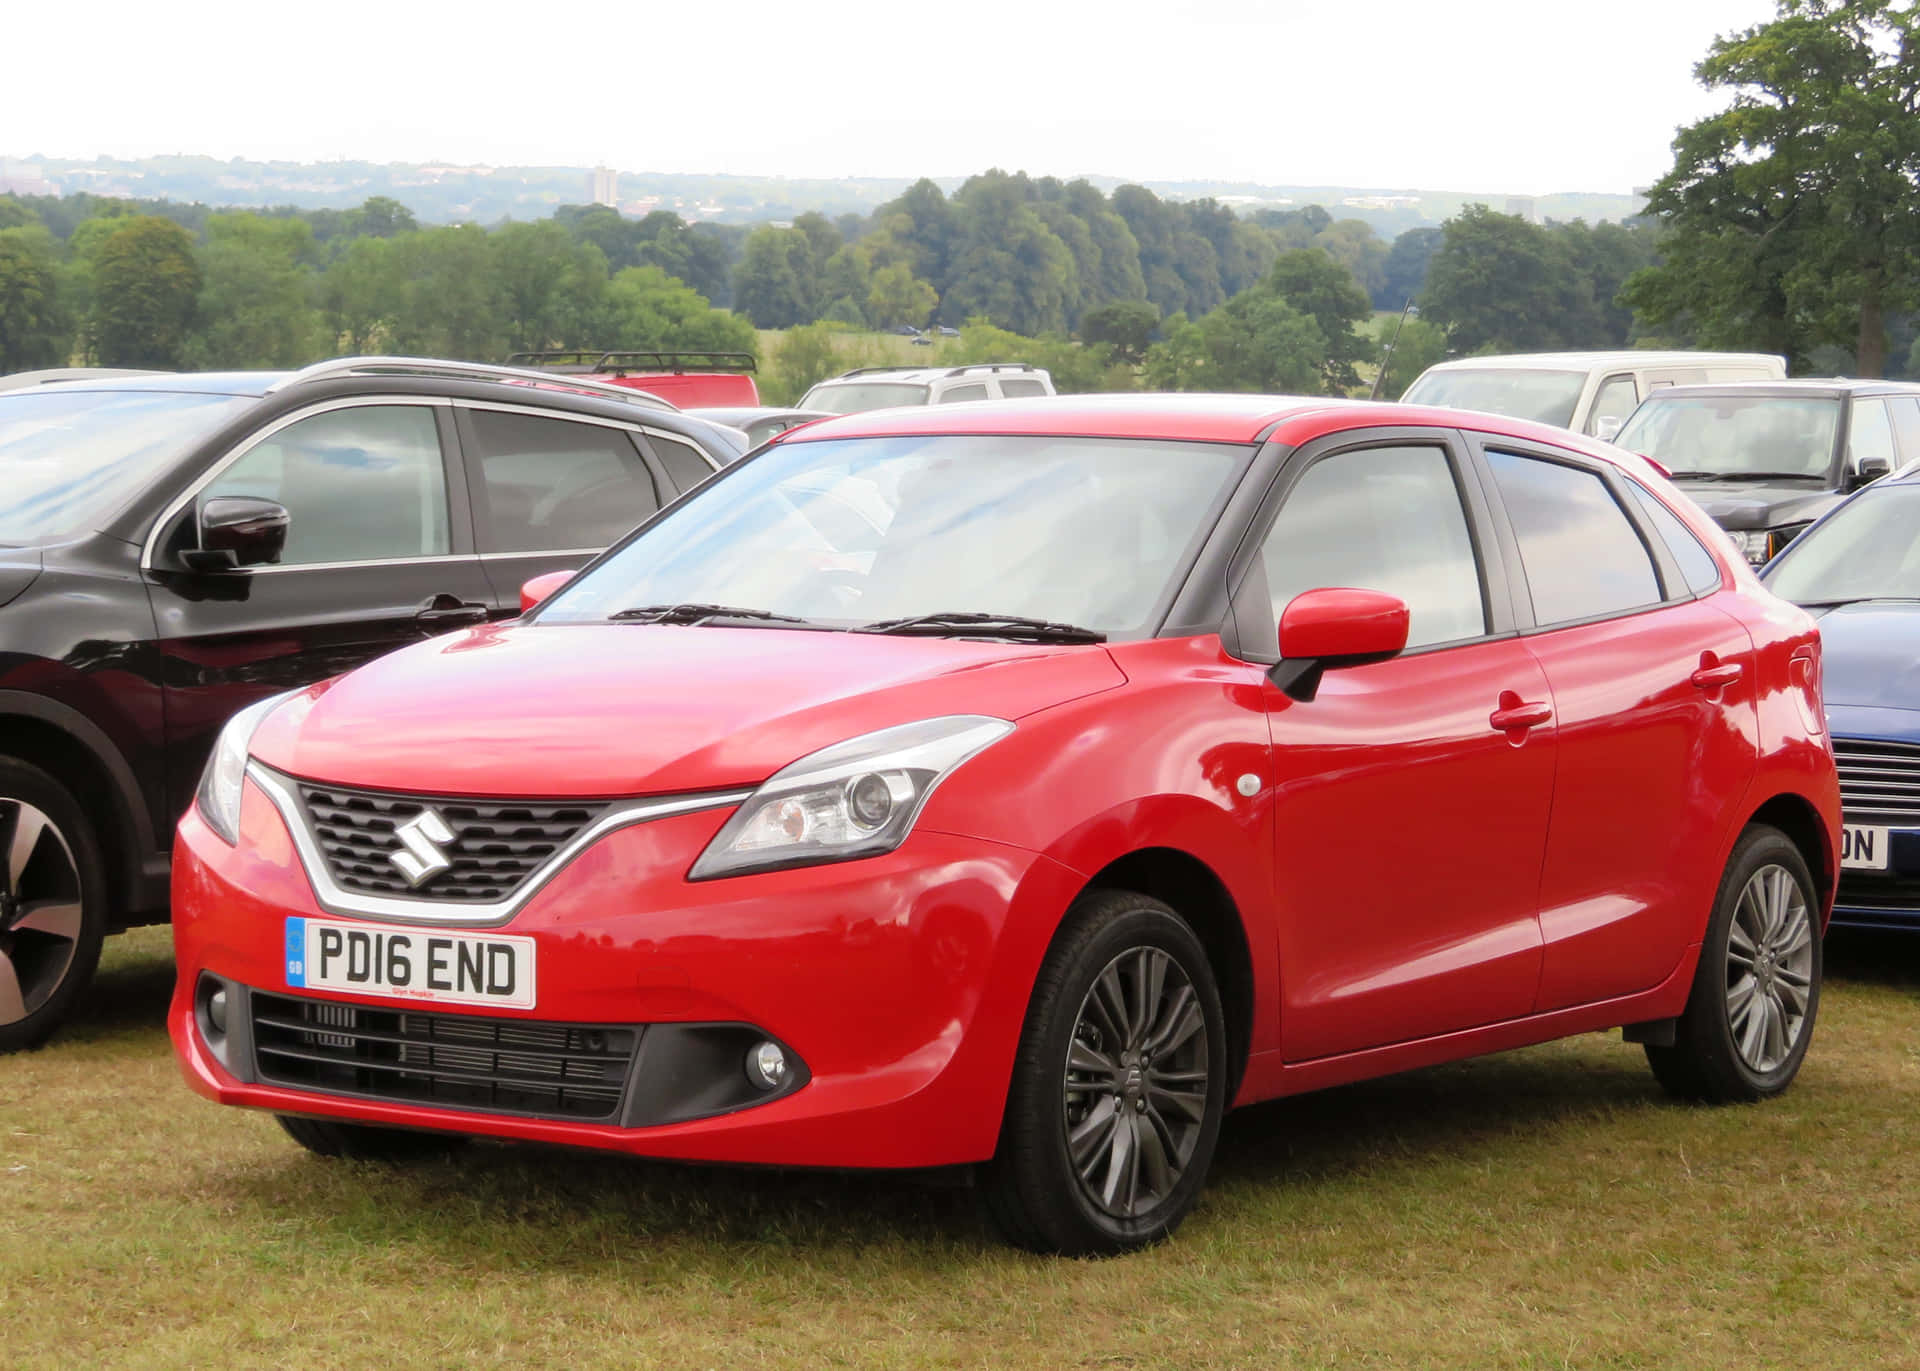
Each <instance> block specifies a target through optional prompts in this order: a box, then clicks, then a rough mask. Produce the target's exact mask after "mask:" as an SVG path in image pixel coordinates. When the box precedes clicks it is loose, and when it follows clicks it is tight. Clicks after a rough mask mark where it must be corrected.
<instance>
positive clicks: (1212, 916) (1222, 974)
mask: <svg viewBox="0 0 1920 1371" xmlns="http://www.w3.org/2000/svg"><path fill="white" fill-rule="evenodd" d="M1085 889H1086V890H1131V891H1133V892H1135V893H1136V894H1140V895H1147V896H1151V897H1152V898H1153V899H1156V900H1159V901H1161V902H1162V903H1163V904H1165V905H1167V906H1169V907H1170V908H1172V909H1173V910H1174V912H1176V913H1177V914H1179V915H1180V917H1181V918H1183V919H1185V920H1186V921H1187V923H1188V924H1189V925H1190V926H1191V927H1192V928H1193V931H1194V933H1195V935H1196V936H1198V938H1199V939H1200V945H1201V946H1202V947H1203V948H1205V949H1206V953H1207V960H1208V962H1209V963H1210V964H1211V965H1212V968H1213V975H1214V980H1215V981H1216V982H1217V983H1218V984H1219V987H1220V1002H1221V1007H1222V1009H1224V1010H1225V1011H1226V1016H1227V1047H1228V1053H1229V1063H1228V1066H1229V1073H1228V1077H1227V1100H1228V1103H1229V1104H1231V1103H1232V1101H1233V1099H1234V1097H1235V1096H1236V1095H1237V1094H1238V1093H1239V1090H1240V1081H1241V1078H1242V1077H1243V1076H1244V1075H1245V1073H1246V1069H1247V1057H1248V1054H1249V1052H1250V1051H1251V1048H1252V1042H1253V1025H1254V989H1253V953H1252V950H1251V947H1250V945H1249V943H1248V940H1247V929H1246V924H1245V922H1244V921H1243V920H1242V918H1241V916H1240V909H1239V906H1238V905H1236V904H1235V903H1234V899H1233V896H1232V894H1231V893H1230V892H1229V891H1228V889H1227V887H1226V883H1225V882H1223V881H1222V880H1221V879H1220V877H1219V876H1218V875H1217V874H1215V872H1214V870H1213V868H1212V867H1210V866H1208V865H1207V864H1206V863H1205V862H1203V861H1201V860H1200V859H1199V858H1198V857H1196V856H1194V855H1193V854H1192V853H1190V852H1184V851H1181V850H1180V849H1178V848H1172V847H1148V848H1140V849H1137V850H1135V851H1132V852H1129V853H1126V854H1125V855H1124V856H1121V857H1116V858H1114V859H1113V860H1112V861H1110V862H1108V863H1107V864H1106V865H1105V866H1103V867H1101V868H1100V869H1099V870H1098V871H1096V872H1094V874H1093V875H1092V877H1091V878H1089V879H1088V881H1087V884H1086V887H1085ZM1056 936H1057V934H1056Z"/></svg>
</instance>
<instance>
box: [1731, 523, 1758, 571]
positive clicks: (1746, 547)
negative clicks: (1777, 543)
mask: <svg viewBox="0 0 1920 1371" xmlns="http://www.w3.org/2000/svg"><path fill="white" fill-rule="evenodd" d="M1727 537H1729V538H1731V539H1733V545H1734V546H1735V547H1736V548H1738V549H1739V550H1740V555H1741V556H1743V557H1745V558H1746V559H1747V561H1749V562H1750V563H1752V564H1753V565H1754V566H1759V565H1761V564H1762V563H1763V562H1765V561H1766V560H1767V556H1768V548H1767V531H1766V530H1765V529H1764V528H1748V529H1739V530H1730V531H1729V532H1728V533H1727Z"/></svg>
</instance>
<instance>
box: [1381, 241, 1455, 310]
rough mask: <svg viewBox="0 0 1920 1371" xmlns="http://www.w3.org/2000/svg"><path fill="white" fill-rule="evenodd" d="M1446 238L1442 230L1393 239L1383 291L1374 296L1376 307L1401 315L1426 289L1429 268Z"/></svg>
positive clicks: (1384, 271)
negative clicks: (1410, 301) (1406, 306)
mask: <svg viewBox="0 0 1920 1371" xmlns="http://www.w3.org/2000/svg"><path fill="white" fill-rule="evenodd" d="M1445 236H1446V234H1445V231H1444V230H1442V229H1437V228H1417V229H1408V230H1407V231H1406V232H1405V233H1403V234H1401V235H1400V236H1399V237H1398V238H1395V239H1394V240H1393V246H1392V247H1391V248H1389V249H1388V250H1387V260H1386V262H1385V264H1384V265H1383V267H1382V280H1381V286H1380V289H1379V291H1377V292H1376V293H1375V294H1374V297H1373V303H1374V306H1375V308H1378V309H1390V310H1394V311H1396V312H1397V311H1399V310H1400V309H1402V308H1404V307H1405V305H1406V303H1407V301H1409V300H1412V299H1416V298H1417V297H1418V296H1419V294H1420V292H1421V291H1422V290H1424V289H1426V285H1427V266H1428V264H1429V263H1430V262H1432V261H1433V254H1434V253H1436V252H1438V251H1439V250H1440V242H1441V240H1442V239H1443V238H1444V237H1445Z"/></svg>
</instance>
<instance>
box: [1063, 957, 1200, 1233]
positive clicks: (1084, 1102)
mask: <svg viewBox="0 0 1920 1371" xmlns="http://www.w3.org/2000/svg"><path fill="white" fill-rule="evenodd" d="M1207 1067H1208V1063H1207V1034H1206V1020H1205V1016H1204V1014H1203V1013H1202V1010H1201V1006H1200V1002H1199V998H1198V996H1197V995H1196V994H1195V992H1194V988H1193V982H1192V980H1191V979H1190V978H1189V977H1188V975H1187V973H1186V971H1185V970H1184V969H1182V967H1181V965H1180V963H1179V962H1178V961H1176V960H1175V959H1174V958H1173V957H1172V956H1170V955H1169V954H1168V953H1166V952H1165V951H1162V950H1161V949H1160V948H1158V947H1134V948H1129V949H1127V950H1126V951H1125V952H1122V953H1121V954H1120V955H1119V956H1117V957H1115V958H1114V959H1113V960H1112V961H1110V962H1108V963H1107V965H1106V967H1105V969H1103V970H1102V971H1101V972H1100V974H1099V975H1098V976H1096V977H1095V978H1094V981H1093V985H1092V986H1091V987H1090V988H1089V989H1088V991H1087V994H1086V998H1085V999H1084V1000H1082V1001H1081V1004H1080V1013H1079V1017H1078V1018H1077V1019H1076V1021H1075V1023H1074V1027H1073V1036H1072V1039H1071V1041H1070V1045H1069V1047H1068V1050H1067V1062H1066V1071H1065V1077H1064V1089H1065V1092H1066V1116H1065V1123H1066V1135H1067V1137H1066V1141H1067V1154H1068V1158H1069V1160H1070V1161H1071V1163H1072V1166H1073V1172H1074V1175H1075V1176H1076V1177H1077V1178H1078V1180H1079V1183H1080V1188H1081V1191H1082V1193H1083V1194H1084V1195H1085V1196H1086V1197H1087V1199H1089V1200H1090V1201H1092V1203H1093V1204H1094V1205H1095V1206H1096V1207H1097V1208H1098V1209H1100V1210H1102V1211H1104V1212H1105V1213H1107V1214H1110V1215H1113V1216H1114V1217H1116V1218H1123V1219H1132V1218H1138V1217H1140V1216H1141V1215H1144V1214H1147V1213H1149V1212H1151V1211H1152V1210H1153V1209H1154V1207H1155V1206H1157V1205H1159V1204H1161V1203H1162V1202H1163V1201H1165V1200H1166V1199H1167V1197H1168V1196H1169V1195H1171V1194H1172V1193H1173V1190H1174V1188H1175V1187H1176V1186H1177V1185H1178V1184H1179V1183H1180V1178H1181V1177H1182V1176H1183V1175H1184V1174H1186V1170H1187V1167H1188V1165H1189V1164H1190V1163H1191V1161H1192V1160H1193V1152H1194V1147H1195V1145H1196V1143H1197V1142H1198V1141H1199V1138H1200V1134H1201V1131H1202V1124H1203V1121H1204V1120H1205V1118H1206V1112H1207Z"/></svg>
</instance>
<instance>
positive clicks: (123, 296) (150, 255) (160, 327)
mask: <svg viewBox="0 0 1920 1371" xmlns="http://www.w3.org/2000/svg"><path fill="white" fill-rule="evenodd" d="M90 279H91V295H92V318H91V322H90V327H89V333H90V335H91V337H92V340H93V350H94V352H95V354H96V355H97V356H98V358H99V361H100V364H101V365H102V366H109V367H158V368H164V369H172V368H176V367H178V366H179V365H180V363H181V359H182V357H183V355H184V352H185V348H186V343H187V336H188V330H189V329H190V328H191V327H192V324H193V317H194V307H195V302H196V300H197V299H198V297H199V294H200V268H199V266H198V264H197V263H196V262H195V261H194V255H193V238H192V237H191V236H190V235H189V234H188V233H187V231H186V230H185V229H183V228H181V227H180V226H179V225H178V224H176V223H174V222H172V221H171V220H168V219H162V218H159V217H158V216H155V215H139V216H137V217H133V218H128V219H123V220H120V221H119V223H118V225H117V227H115V228H114V229H113V231H112V232H111V233H110V234H109V235H108V236H107V237H106V239H105V241H104V242H101V243H100V244H99V246H98V248H97V249H96V250H95V251H94V252H93V253H92V260H91V271H90Z"/></svg>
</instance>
